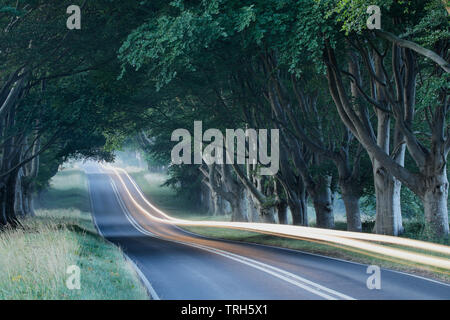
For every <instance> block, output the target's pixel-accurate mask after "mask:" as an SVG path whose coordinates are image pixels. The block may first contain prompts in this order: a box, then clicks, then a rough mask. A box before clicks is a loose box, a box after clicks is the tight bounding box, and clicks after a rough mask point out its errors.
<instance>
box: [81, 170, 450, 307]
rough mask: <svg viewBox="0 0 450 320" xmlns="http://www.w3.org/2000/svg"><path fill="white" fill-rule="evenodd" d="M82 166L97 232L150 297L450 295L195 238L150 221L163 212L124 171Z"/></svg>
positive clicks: (362, 268)
mask: <svg viewBox="0 0 450 320" xmlns="http://www.w3.org/2000/svg"><path fill="white" fill-rule="evenodd" d="M84 169H85V171H86V173H87V176H88V181H89V189H90V196H91V205H92V211H93V215H94V220H95V222H96V224H97V227H98V229H99V231H100V232H101V234H102V235H103V236H104V237H105V238H107V239H108V240H109V241H111V242H113V243H115V244H117V245H118V246H120V247H121V248H122V249H123V250H124V252H125V253H126V254H127V255H128V257H130V258H131V259H132V260H133V261H134V263H135V264H136V265H137V266H138V268H139V269H140V271H141V273H142V275H143V276H144V277H145V278H146V279H147V280H148V282H149V283H150V284H151V288H150V291H151V292H152V295H153V296H154V298H155V299H170V300H176V299H188V300H197V299H202V300H210V299H213V300H216V299H225V300H243V299H248V300H253V299H255V300H258V299H261V300H265V299H274V300H275V299H283V300H298V299H314V300H317V299H319V300H321V299H339V300H341V299H450V286H449V285H446V284H442V283H439V282H436V281H433V280H428V279H425V278H421V277H416V276H413V275H408V274H405V273H400V272H395V271H390V270H384V269H382V270H381V289H380V290H377V289H373V290H369V289H368V288H367V285H366V281H367V279H368V277H369V276H370V275H369V274H367V273H366V271H367V267H368V266H367V265H362V264H356V263H351V262H346V261H342V260H337V259H333V258H328V257H323V256H318V255H313V254H308V253H303V252H299V251H294V250H288V249H282V248H274V247H268V246H262V245H254V244H244V243H236V242H232V241H222V240H215V239H209V238H205V237H201V236H197V235H194V234H192V233H189V232H186V231H183V230H182V229H180V228H178V227H176V226H174V225H171V224H166V223H163V222H161V221H157V220H154V219H152V218H151V216H155V217H159V218H164V217H163V216H161V214H159V213H158V212H157V211H155V210H154V209H153V208H152V207H150V206H149V205H148V204H147V203H146V202H145V201H144V200H143V199H142V198H141V197H140V196H139V194H138V192H137V190H136V188H137V186H136V185H135V184H134V183H133V182H132V181H131V180H130V179H129V178H128V177H127V176H126V175H123V174H122V175H121V177H122V179H123V181H124V182H125V186H124V185H123V184H122V182H121V181H120V180H119V179H118V178H117V176H116V175H114V174H113V173H112V172H110V171H109V170H105V169H103V168H101V167H100V166H99V165H96V164H87V165H85V167H84ZM137 204H138V205H137ZM139 206H140V207H142V208H144V209H145V210H146V211H147V213H144V212H142V210H141V209H140V208H139Z"/></svg>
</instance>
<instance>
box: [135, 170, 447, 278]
mask: <svg viewBox="0 0 450 320" xmlns="http://www.w3.org/2000/svg"><path fill="white" fill-rule="evenodd" d="M127 171H128V172H129V173H130V175H131V176H132V177H133V178H134V179H135V181H136V183H137V184H138V185H139V186H140V188H141V189H142V191H143V192H144V194H145V195H146V196H147V197H148V199H149V200H150V201H152V202H153V203H154V204H155V205H156V206H157V207H158V208H160V209H161V210H163V211H165V212H167V213H168V214H170V215H171V216H173V217H177V218H183V219H188V220H223V221H229V220H230V217H229V216H218V217H217V216H208V215H205V213H204V212H201V211H200V210H198V209H196V208H195V207H194V206H193V205H192V204H190V203H188V202H187V201H185V200H183V199H182V198H180V197H179V196H177V194H176V192H175V191H174V190H172V189H170V188H168V187H162V186H161V184H162V183H163V182H164V179H165V176H164V175H162V174H153V173H146V172H144V171H138V170H133V169H132V168H127ZM341 227H342V226H341ZM183 228H184V229H186V230H188V231H190V232H193V233H196V234H200V235H203V236H206V237H210V238H216V239H223V240H232V241H241V242H248V243H256V244H263V245H269V246H276V247H282V248H289V249H294V250H300V251H303V252H308V253H313V254H320V255H325V256H329V257H333V258H338V259H343V260H346V261H352V262H357V263H362V264H368V265H378V266H380V267H383V268H387V269H392V270H397V271H403V272H408V273H411V274H416V275H420V276H425V277H429V278H433V279H436V280H440V281H444V282H447V283H450V273H449V272H448V270H444V269H439V268H434V267H429V266H424V265H421V264H416V263H411V262H409V261H403V260H400V259H394V258H390V257H387V256H384V255H380V254H373V253H369V252H366V251H362V250H356V249H354V248H350V247H347V246H343V245H337V244H331V243H325V242H320V241H312V240H298V239H290V238H285V237H278V236H273V235H266V234H261V233H257V232H251V231H241V230H233V229H224V228H212V227H183ZM344 230H345V228H344ZM392 247H396V248H401V249H405V250H409V251H418V252H420V250H413V249H410V248H406V247H400V246H394V245H392ZM422 253H426V254H429V255H435V256H439V257H444V258H448V259H450V257H449V256H446V255H442V254H438V253H432V252H422Z"/></svg>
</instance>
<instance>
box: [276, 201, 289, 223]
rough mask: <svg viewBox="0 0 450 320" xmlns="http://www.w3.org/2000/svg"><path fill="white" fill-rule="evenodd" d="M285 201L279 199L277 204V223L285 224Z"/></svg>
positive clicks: (286, 221)
mask: <svg viewBox="0 0 450 320" xmlns="http://www.w3.org/2000/svg"><path fill="white" fill-rule="evenodd" d="M287 208H288V206H287V203H286V201H281V202H279V203H278V204H277V214H278V223H279V224H287V223H288V219H287Z"/></svg>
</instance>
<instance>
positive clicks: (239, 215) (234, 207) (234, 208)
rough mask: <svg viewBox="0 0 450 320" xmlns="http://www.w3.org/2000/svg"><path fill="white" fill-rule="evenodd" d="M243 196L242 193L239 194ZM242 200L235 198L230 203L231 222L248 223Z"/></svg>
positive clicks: (238, 197) (239, 197)
mask: <svg viewBox="0 0 450 320" xmlns="http://www.w3.org/2000/svg"><path fill="white" fill-rule="evenodd" d="M241 194H243V193H241ZM243 200H244V199H243V198H242V196H236V197H235V198H234V199H233V201H232V202H231V203H230V205H231V221H234V222H245V221H248V219H247V217H246V216H245V213H244V212H245V210H244V201H243Z"/></svg>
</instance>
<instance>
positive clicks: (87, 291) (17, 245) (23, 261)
mask: <svg viewBox="0 0 450 320" xmlns="http://www.w3.org/2000/svg"><path fill="white" fill-rule="evenodd" d="M37 207H38V209H37V210H36V214H37V216H36V217H34V218H28V219H25V220H23V221H22V223H23V228H20V229H16V230H7V231H4V232H2V233H0V270H1V271H0V299H46V300H55V299H56V300H61V299H99V300H110V299H148V295H147V293H146V290H145V288H144V286H143V285H142V284H141V282H140V280H139V278H138V276H137V275H136V273H135V271H134V269H133V267H132V266H131V265H130V264H129V263H128V262H127V261H126V259H125V257H124V255H123V253H122V251H121V250H120V249H119V248H118V247H116V246H114V245H112V244H111V243H109V242H107V241H106V240H104V239H103V238H102V237H100V236H99V235H98V234H97V232H96V229H95V226H94V224H93V222H92V218H91V215H90V212H89V210H90V203H89V195H88V192H87V181H86V177H85V175H84V173H83V172H82V171H80V170H77V169H66V170H64V171H62V172H60V173H58V175H57V176H56V177H54V179H52V183H51V188H50V189H49V190H48V191H46V192H44V193H43V194H42V195H41V197H40V200H39V201H38V206H37ZM71 265H77V266H78V267H79V268H80V270H81V273H80V274H81V289H80V290H69V289H68V288H67V287H66V280H67V278H68V277H69V275H68V274H66V270H67V267H68V266H71Z"/></svg>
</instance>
